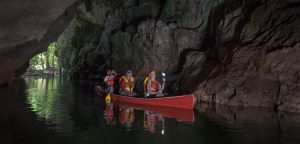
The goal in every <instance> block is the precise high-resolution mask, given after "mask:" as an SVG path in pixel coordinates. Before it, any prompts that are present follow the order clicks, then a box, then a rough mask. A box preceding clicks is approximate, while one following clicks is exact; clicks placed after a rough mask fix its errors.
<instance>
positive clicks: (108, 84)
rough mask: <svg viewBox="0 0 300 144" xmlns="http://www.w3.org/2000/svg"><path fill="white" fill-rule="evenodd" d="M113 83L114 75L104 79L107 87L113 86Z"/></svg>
mask: <svg viewBox="0 0 300 144" xmlns="http://www.w3.org/2000/svg"><path fill="white" fill-rule="evenodd" d="M114 83H115V77H114V76H108V80H107V81H106V86H107V87H113V86H114Z"/></svg>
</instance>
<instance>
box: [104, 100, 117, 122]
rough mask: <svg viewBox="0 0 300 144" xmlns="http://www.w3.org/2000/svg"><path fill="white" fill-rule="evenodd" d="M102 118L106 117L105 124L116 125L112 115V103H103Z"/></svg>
mask: <svg viewBox="0 0 300 144" xmlns="http://www.w3.org/2000/svg"><path fill="white" fill-rule="evenodd" d="M104 118H105V119H106V124H108V125H112V126H113V125H116V118H115V117H114V104H113V103H105V110H104Z"/></svg>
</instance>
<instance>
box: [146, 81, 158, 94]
mask: <svg viewBox="0 0 300 144" xmlns="http://www.w3.org/2000/svg"><path fill="white" fill-rule="evenodd" d="M150 89H151V80H149V81H148V83H147V93H148V94H157V92H151V91H150Z"/></svg>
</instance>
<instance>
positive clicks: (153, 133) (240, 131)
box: [0, 78, 300, 144]
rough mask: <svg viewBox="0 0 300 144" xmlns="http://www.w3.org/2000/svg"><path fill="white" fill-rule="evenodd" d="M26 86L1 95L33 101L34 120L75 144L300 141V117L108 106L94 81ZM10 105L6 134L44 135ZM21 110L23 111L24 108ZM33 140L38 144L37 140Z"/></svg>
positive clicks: (38, 81) (252, 111)
mask: <svg viewBox="0 0 300 144" xmlns="http://www.w3.org/2000/svg"><path fill="white" fill-rule="evenodd" d="M23 85H26V86H22V87H17V86H16V88H14V89H13V90H11V89H4V90H3V89H2V90H1V89H0V92H1V91H2V93H3V92H4V94H5V95H8V96H7V100H6V101H9V100H10V101H13V100H15V99H9V98H11V96H13V95H20V96H21V97H25V98H26V102H27V103H28V105H26V107H27V106H29V107H30V109H31V111H32V112H31V113H34V114H35V115H36V117H34V118H37V119H38V120H39V121H40V122H43V123H46V127H47V129H51V131H55V134H53V135H55V136H56V135H59V136H62V137H63V138H64V140H66V141H68V142H70V143H75V144H77V143H78V144H98V143H109V144H111V143H120V142H122V143H131V144H134V143H148V144H151V143H188V144H199V143H200V144H209V143H214V144H218V143H219V144H227V143H299V142H300V135H299V132H300V130H299V129H300V122H299V117H300V115H299V114H295V113H283V112H278V113H276V112H274V111H273V110H268V109H261V108H256V109H253V108H231V107H217V106H211V105H208V106H205V105H203V104H201V105H198V106H197V107H196V110H195V111H192V110H186V109H176V108H164V107H149V106H142V105H133V104H126V103H113V102H112V103H109V104H105V103H104V102H105V100H104V98H102V97H99V96H96V95H95V94H94V93H93V87H94V83H93V82H90V81H69V80H64V79H33V78H27V79H26V84H24V82H23ZM18 91H19V92H18ZM24 91H26V93H24ZM17 100H18V99H17ZM21 100H22V99H21ZM11 103H12V102H11ZM10 105H13V104H6V103H4V102H3V104H2V105H1V106H2V107H3V106H4V107H3V108H2V115H3V113H4V114H6V115H8V116H7V117H10V115H14V117H13V118H6V119H7V120H2V121H8V122H5V123H4V124H2V127H3V126H4V125H10V126H6V127H5V131H13V132H14V133H17V135H18V136H19V137H22V136H23V137H28V135H26V133H25V132H26V131H30V132H31V134H30V135H34V134H35V133H36V134H39V133H40V131H41V129H46V128H43V127H41V128H39V129H38V128H35V129H31V128H28V127H30V126H31V125H30V123H31V122H32V123H34V124H36V123H37V122H36V120H35V119H34V120H30V119H29V120H28V118H27V116H26V115H25V114H19V113H20V112H18V114H10V113H9V112H6V111H5V110H3V109H5V108H6V107H9V106H10ZM20 107H21V106H19V107H18V108H19V109H21V108H20ZM23 107H25V106H23ZM13 108H15V107H13ZM13 108H11V109H13ZM6 109H8V108H6ZM23 109H26V108H23ZM0 111H1V110H0ZM15 113H17V112H15ZM18 117H19V118H18ZM2 119H3V118H2ZM12 120H13V123H12ZM24 120H25V121H26V120H27V122H26V125H30V126H27V127H25V125H24V124H23V123H24V122H23V121H24ZM0 122H1V121H0ZM2 123H3V122H2ZM0 124H1V123H0ZM23 125H24V127H23V130H22V131H21V132H15V131H17V130H15V129H16V127H17V128H19V127H20V126H23ZM9 127H10V129H9ZM11 129H13V130H11ZM44 131H46V130H44ZM14 135H15V134H14ZM20 135H21V136H20ZM41 135H42V134H41ZM47 137H50V136H47ZM29 139H32V141H34V140H35V138H34V137H30V138H29ZM40 139H44V138H40ZM25 143H26V142H25ZM40 143H43V142H40Z"/></svg>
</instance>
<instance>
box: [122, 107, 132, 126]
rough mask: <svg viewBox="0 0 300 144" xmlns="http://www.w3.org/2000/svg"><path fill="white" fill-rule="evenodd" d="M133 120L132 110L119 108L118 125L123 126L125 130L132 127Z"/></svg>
mask: <svg viewBox="0 0 300 144" xmlns="http://www.w3.org/2000/svg"><path fill="white" fill-rule="evenodd" d="M134 119H135V113H134V109H133V108H131V107H127V106H122V105H120V106H119V123H120V124H122V125H125V126H126V127H127V128H131V127H132V123H133V122H134Z"/></svg>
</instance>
